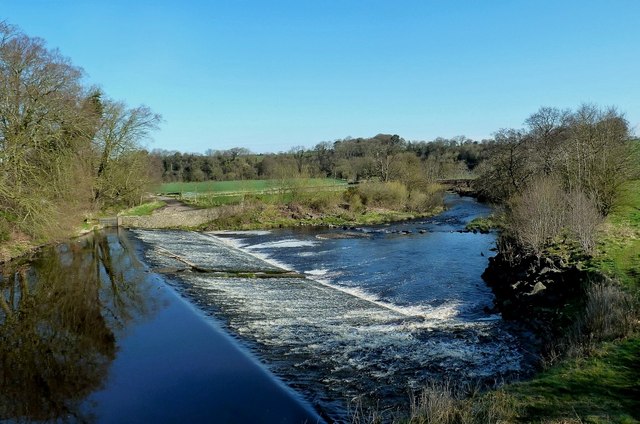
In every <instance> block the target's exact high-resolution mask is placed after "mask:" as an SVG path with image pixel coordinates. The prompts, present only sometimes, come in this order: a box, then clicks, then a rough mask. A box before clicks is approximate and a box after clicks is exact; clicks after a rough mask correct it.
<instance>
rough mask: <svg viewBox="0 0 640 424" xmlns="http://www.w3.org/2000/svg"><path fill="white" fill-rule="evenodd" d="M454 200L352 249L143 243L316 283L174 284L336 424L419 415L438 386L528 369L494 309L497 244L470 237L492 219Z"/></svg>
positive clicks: (294, 243) (307, 238)
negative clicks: (370, 412) (423, 396)
mask: <svg viewBox="0 0 640 424" xmlns="http://www.w3.org/2000/svg"><path fill="white" fill-rule="evenodd" d="M447 201H448V204H449V209H448V210H447V211H446V212H445V213H443V214H441V215H439V216H437V217H434V218H431V219H426V220H422V221H414V222H407V223H401V224H393V225H388V226H380V227H371V228H361V229H355V230H353V232H354V233H357V234H358V235H360V236H364V237H358V238H349V239H336V238H332V237H335V233H344V232H343V231H342V230H322V231H318V230H313V231H309V230H307V231H305V230H281V231H271V232H239V233H223V234H220V233H217V234H208V235H207V234H197V233H188V232H167V231H137V232H136V235H137V237H139V238H140V239H141V240H143V241H144V243H145V245H146V246H147V250H146V259H147V261H148V262H149V263H151V264H152V265H153V266H155V267H158V268H164V269H166V268H171V267H174V268H176V267H177V268H179V267H180V266H182V267H183V268H184V264H181V263H180V262H179V261H177V260H176V259H175V255H177V256H179V257H181V258H187V259H188V261H189V262H190V263H193V264H196V265H198V266H202V267H204V268H216V269H221V268H225V269H233V270H255V269H260V268H265V269H267V268H272V267H273V266H280V267H284V268H287V269H291V270H295V271H298V272H299V273H303V274H305V275H306V276H307V278H304V279H301V278H286V279H285V278H278V279H264V280H262V279H247V278H220V277H216V276H213V275H210V274H206V273H189V272H184V273H181V274H176V275H174V276H172V277H170V279H169V281H171V283H172V284H173V285H174V287H176V288H177V290H178V291H179V292H180V293H181V294H182V295H183V296H184V297H185V298H187V299H189V301H190V302H192V303H194V304H195V305H197V307H198V308H200V309H201V310H202V311H204V312H205V313H207V314H208V315H210V316H212V317H214V318H215V319H217V320H219V321H220V322H221V323H222V324H223V325H224V326H225V328H226V329H227V331H228V332H229V333H230V334H232V335H233V336H234V337H236V338H237V339H238V340H240V341H241V342H242V343H243V344H244V345H245V346H248V347H249V348H250V349H251V351H252V352H254V353H255V354H256V355H258V356H259V357H260V359H261V360H262V361H263V362H264V363H265V364H266V365H267V366H268V367H269V369H270V370H272V371H273V372H274V373H275V374H276V375H278V376H279V377H280V378H282V379H283V380H284V381H285V382H286V383H287V384H288V385H290V386H291V387H294V388H295V389H296V390H298V391H299V392H300V393H302V395H303V396H304V397H305V398H306V399H308V400H309V401H310V402H312V403H313V404H314V405H315V407H316V409H317V410H318V411H320V412H321V413H322V414H323V415H325V416H326V417H329V419H330V420H337V421H347V420H348V416H349V409H350V408H354V407H355V406H354V405H357V404H361V405H364V407H365V408H366V407H369V406H372V407H375V408H377V409H378V410H381V411H397V410H402V409H406V407H407V406H408V404H409V393H410V392H411V391H415V390H418V389H420V387H422V386H424V385H425V384H426V383H427V382H428V381H430V380H433V379H436V380H442V379H449V380H453V381H455V382H462V381H469V382H481V383H488V384H492V383H495V382H500V381H503V380H505V379H510V378H513V377H517V376H518V375H519V374H520V373H522V372H523V371H524V359H523V358H524V355H523V350H522V348H521V347H520V343H519V340H518V335H517V334H515V333H513V332H512V331H510V330H509V328H508V327H507V326H506V325H505V324H504V323H503V321H501V320H500V318H499V317H498V316H491V315H487V314H485V312H484V311H483V310H484V308H485V307H486V306H491V303H492V294H491V292H490V290H489V289H488V288H487V287H486V286H485V285H484V283H483V282H482V280H481V278H480V275H481V273H482V271H483V270H484V268H485V267H486V265H487V260H488V259H487V258H488V257H489V256H490V255H491V254H492V252H491V250H490V249H491V248H492V246H493V244H494V242H495V236H494V235H492V234H485V235H483V234H472V233H462V232H459V230H461V229H463V228H464V225H465V224H466V223H467V222H468V221H470V220H471V219H473V218H474V217H476V216H481V215H485V214H487V213H489V212H490V211H489V209H488V208H487V207H486V206H483V205H481V204H478V203H477V202H475V201H474V200H473V199H470V198H459V197H457V196H449V197H448V199H447ZM168 252H171V253H170V254H168ZM474 384H475V383H474Z"/></svg>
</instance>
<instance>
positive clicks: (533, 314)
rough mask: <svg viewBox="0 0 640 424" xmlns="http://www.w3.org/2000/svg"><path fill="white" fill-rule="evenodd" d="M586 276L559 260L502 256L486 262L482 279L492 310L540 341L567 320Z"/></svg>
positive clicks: (526, 256) (527, 256) (521, 255)
mask: <svg viewBox="0 0 640 424" xmlns="http://www.w3.org/2000/svg"><path fill="white" fill-rule="evenodd" d="M587 277H588V275H587V273H586V272H585V271H582V270H580V269H578V268H577V267H576V266H575V265H571V264H568V263H566V262H565V260H564V259H563V258H561V257H553V256H551V257H545V256H543V257H538V256H535V255H526V254H520V255H516V256H515V257H514V258H513V259H511V260H507V258H506V257H505V255H504V254H503V253H499V254H498V255H497V256H495V257H493V258H490V259H489V266H488V267H487V269H486V270H485V272H484V273H483V274H482V278H483V279H484V280H485V281H486V283H487V284H488V285H489V287H491V289H492V290H493V292H494V294H495V300H494V305H495V306H494V310H493V311H492V312H500V313H501V314H502V316H503V317H504V318H505V319H508V320H517V321H519V322H521V323H523V324H524V325H526V326H527V327H529V328H530V329H531V330H533V331H535V333H536V334H538V335H539V336H540V337H541V338H543V339H545V338H548V337H551V336H552V334H553V333H554V332H555V331H556V330H557V329H558V328H559V327H560V326H562V325H563V324H565V323H566V321H567V320H568V319H570V311H571V307H570V306H569V305H571V304H573V303H575V301H576V300H577V299H579V296H580V295H581V293H582V288H583V284H584V282H585V281H586V280H587Z"/></svg>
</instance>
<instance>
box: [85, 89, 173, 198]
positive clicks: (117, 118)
mask: <svg viewBox="0 0 640 424" xmlns="http://www.w3.org/2000/svg"><path fill="white" fill-rule="evenodd" d="M102 106H103V107H102V110H103V113H102V119H101V125H100V127H99V129H98V131H97V133H96V136H95V139H94V141H93V143H94V149H95V151H96V154H97V157H98V158H99V159H98V163H97V165H96V167H95V172H96V175H95V186H94V201H95V202H96V203H97V205H98V206H102V205H104V204H109V203H111V204H113V203H119V202H121V203H125V204H130V203H132V202H135V201H136V200H137V199H139V197H140V195H141V194H142V192H144V190H145V189H146V188H147V187H146V186H147V183H148V182H149V175H150V171H149V169H148V161H147V159H148V158H147V156H146V154H141V153H140V152H141V148H142V146H141V143H142V142H143V141H144V140H146V139H147V138H148V137H149V134H150V132H151V131H152V130H155V129H157V128H158V125H159V123H160V120H161V117H160V115H158V114H156V113H153V112H152V111H151V109H149V108H148V107H146V106H139V107H136V108H131V109H129V108H127V107H126V105H125V104H124V103H121V102H115V101H112V100H103V101H102Z"/></svg>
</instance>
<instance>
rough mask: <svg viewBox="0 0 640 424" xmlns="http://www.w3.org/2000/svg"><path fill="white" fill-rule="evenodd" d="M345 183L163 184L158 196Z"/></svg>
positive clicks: (313, 180) (314, 180)
mask: <svg viewBox="0 0 640 424" xmlns="http://www.w3.org/2000/svg"><path fill="white" fill-rule="evenodd" d="M346 186H347V182H346V181H344V180H337V179H333V178H296V179H287V180H243V181H240V180H238V181H204V182H198V183H181V182H177V183H165V184H162V185H161V186H160V188H159V189H158V192H159V193H160V194H168V193H198V194H204V193H218V194H222V193H260V192H264V191H277V190H286V189H293V188H312V187H319V188H331V187H346Z"/></svg>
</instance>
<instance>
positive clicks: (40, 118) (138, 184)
mask: <svg viewBox="0 0 640 424" xmlns="http://www.w3.org/2000/svg"><path fill="white" fill-rule="evenodd" d="M82 78H83V71H82V69H80V68H78V67H77V66H75V65H73V64H72V63H71V61H70V60H69V59H67V58H66V57H64V56H62V55H61V54H60V53H59V52H58V51H57V50H51V49H48V48H47V47H46V45H45V42H44V41H43V40H41V39H39V38H33V37H29V36H27V35H26V34H24V33H22V32H21V31H20V30H19V29H18V28H15V27H13V26H11V25H9V24H7V23H4V22H0V99H2V100H0V261H1V260H6V259H7V258H10V257H12V256H16V255H19V254H20V253H21V252H24V251H27V250H29V249H30V248H32V247H33V246H37V245H40V244H42V243H46V242H47V241H51V240H55V239H58V238H61V237H65V236H68V235H70V234H71V233H73V232H74V231H75V229H76V228H77V227H78V226H79V223H80V222H82V221H83V220H87V219H90V218H92V217H94V216H96V215H97V214H99V213H100V211H104V210H117V209H120V208H122V207H129V206H133V205H135V204H137V203H139V202H140V199H141V198H142V196H143V195H144V193H145V192H147V190H148V188H149V184H150V183H151V182H152V181H153V179H154V177H153V170H152V168H151V167H150V166H149V165H150V163H151V162H150V160H149V155H148V154H147V152H145V151H144V150H143V149H142V147H141V142H142V141H143V140H144V139H146V138H147V137H148V135H149V133H150V132H151V131H152V130H154V129H156V128H157V125H158V123H159V122H160V116H159V115H157V114H155V113H153V112H152V111H151V110H150V109H149V108H148V107H146V106H138V107H134V108H129V107H128V106H126V105H125V104H124V103H122V102H119V101H116V100H113V99H110V98H109V97H107V95H106V94H104V93H103V92H102V91H101V90H100V89H98V88H96V87H87V86H84V85H83V84H82Z"/></svg>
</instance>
